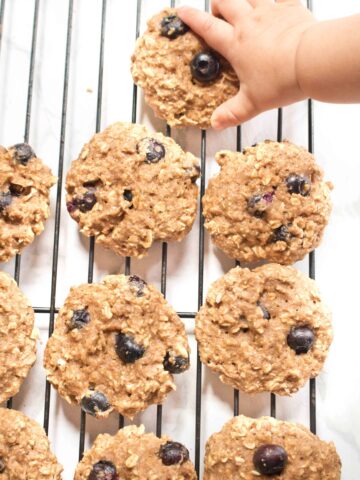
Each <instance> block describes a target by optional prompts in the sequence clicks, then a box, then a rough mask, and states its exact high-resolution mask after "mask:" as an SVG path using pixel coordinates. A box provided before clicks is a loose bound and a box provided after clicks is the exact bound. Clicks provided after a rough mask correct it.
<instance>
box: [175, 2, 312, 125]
mask: <svg viewBox="0 0 360 480" xmlns="http://www.w3.org/2000/svg"><path fill="white" fill-rule="evenodd" d="M212 11H213V15H211V14H209V13H205V12H201V11H198V10H196V9H194V8H190V7H182V8H179V9H178V14H179V16H180V17H181V18H182V20H183V21H184V22H185V23H186V24H188V25H189V27H190V28H191V29H192V30H193V31H194V32H196V33H197V34H198V35H199V36H200V37H202V38H203V39H204V40H205V41H206V42H207V43H208V44H209V45H210V47H212V48H213V49H214V50H216V51H218V52H219V53H221V54H222V55H223V56H224V57H225V58H226V59H227V60H228V61H229V62H230V63H231V64H232V66H233V67H234V69H235V71H236V73H237V75H238V77H239V79H240V90H239V92H238V94H237V95H236V97H233V98H231V99H230V100H228V101H227V102H225V103H224V104H222V105H220V107H218V108H217V109H216V110H215V112H214V113H213V116H212V119H211V123H212V126H213V127H214V128H217V129H221V128H225V127H229V126H233V125H238V124H240V123H242V122H244V121H246V120H249V119H250V118H252V117H254V116H255V115H257V114H259V113H261V112H263V111H265V110H269V109H271V108H275V107H279V106H284V105H288V104H290V103H293V102H296V101H298V100H302V99H304V98H306V96H307V95H306V94H305V93H303V92H302V90H301V88H300V85H299V80H298V75H297V53H298V49H299V45H300V41H301V38H302V36H303V34H304V32H305V31H306V30H307V29H309V27H311V26H313V25H314V24H315V23H316V20H315V19H314V17H313V16H312V14H311V13H310V12H309V11H308V10H307V9H306V8H304V7H303V6H302V5H301V3H300V1H298V0H278V1H277V2H276V3H274V2H273V0H212Z"/></svg>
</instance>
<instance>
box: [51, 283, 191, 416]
mask: <svg viewBox="0 0 360 480" xmlns="http://www.w3.org/2000/svg"><path fill="white" fill-rule="evenodd" d="M189 351H190V350H189V345H188V341H187V337H186V334H185V328H184V325H183V323H182V322H181V320H180V318H179V317H178V316H177V315H176V313H175V311H174V310H173V309H172V308H171V307H170V305H169V304H168V303H167V302H166V300H165V299H164V297H163V296H162V295H161V293H160V292H158V291H157V290H156V288H155V287H153V286H152V285H148V284H146V283H145V282H144V281H143V280H142V279H140V278H139V277H137V276H135V275H132V276H130V277H127V276H125V275H110V276H107V277H105V278H104V279H103V281H102V282H101V283H95V284H86V285H81V286H79V287H74V288H72V289H71V291H70V294H69V296H68V297H67V299H66V301H65V305H64V306H63V307H62V309H61V310H60V312H59V315H58V317H57V321H56V325H55V331H54V333H53V335H52V337H51V338H50V339H49V341H48V343H47V346H46V350H45V357H44V365H45V369H46V371H47V374H48V379H49V381H50V382H51V383H52V384H53V386H54V387H55V388H57V390H58V391H59V393H60V395H61V396H63V397H64V398H65V399H66V400H67V401H68V402H69V403H73V404H76V403H78V404H81V407H82V409H83V410H84V411H85V412H87V413H89V414H91V415H94V416H96V417H107V416H108V415H109V413H110V412H111V411H112V410H116V411H118V412H119V413H121V414H123V415H126V416H127V417H130V418H132V417H133V416H134V415H135V414H136V413H137V412H140V411H141V410H144V409H146V408H147V407H148V406H149V405H151V404H154V403H162V402H163V401H164V400H165V398H166V395H167V394H168V393H169V392H170V391H172V390H175V384H174V381H173V375H172V374H178V373H182V372H184V371H186V370H187V369H188V367H189Z"/></svg>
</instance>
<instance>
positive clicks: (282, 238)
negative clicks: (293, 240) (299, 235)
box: [270, 225, 291, 243]
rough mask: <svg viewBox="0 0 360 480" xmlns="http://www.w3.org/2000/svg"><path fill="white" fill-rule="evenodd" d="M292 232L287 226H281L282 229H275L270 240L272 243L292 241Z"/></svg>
mask: <svg viewBox="0 0 360 480" xmlns="http://www.w3.org/2000/svg"><path fill="white" fill-rule="evenodd" d="M290 236H291V235H290V232H289V229H288V228H287V226H286V225H281V227H278V228H275V230H273V234H272V236H271V238H270V241H271V243H276V242H287V241H289V240H290Z"/></svg>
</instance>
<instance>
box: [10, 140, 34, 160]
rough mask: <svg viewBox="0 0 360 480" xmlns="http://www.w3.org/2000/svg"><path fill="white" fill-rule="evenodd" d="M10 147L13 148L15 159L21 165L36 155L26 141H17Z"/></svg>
mask: <svg viewBox="0 0 360 480" xmlns="http://www.w3.org/2000/svg"><path fill="white" fill-rule="evenodd" d="M11 148H13V149H14V150H15V153H14V157H15V159H16V160H17V161H18V162H19V163H22V164H23V165H26V164H27V163H28V161H29V160H31V159H32V158H34V157H35V156H36V155H35V152H34V150H33V149H32V148H31V147H30V145H28V144H27V143H17V144H16V145H14V146H13V147H11Z"/></svg>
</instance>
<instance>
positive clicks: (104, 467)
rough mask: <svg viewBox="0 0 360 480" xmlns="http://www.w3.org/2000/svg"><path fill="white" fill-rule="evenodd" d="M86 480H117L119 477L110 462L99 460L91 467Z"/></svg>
mask: <svg viewBox="0 0 360 480" xmlns="http://www.w3.org/2000/svg"><path fill="white" fill-rule="evenodd" d="M88 480H119V477H118V475H117V471H116V467H115V465H114V464H113V463H112V462H109V461H108V460H100V462H97V463H95V464H94V465H93V468H92V470H91V472H90V475H89V476H88Z"/></svg>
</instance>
